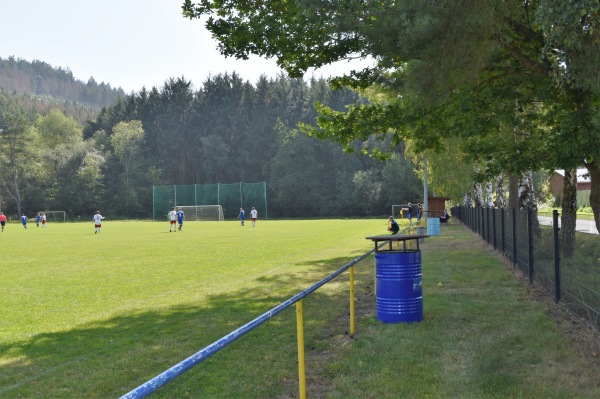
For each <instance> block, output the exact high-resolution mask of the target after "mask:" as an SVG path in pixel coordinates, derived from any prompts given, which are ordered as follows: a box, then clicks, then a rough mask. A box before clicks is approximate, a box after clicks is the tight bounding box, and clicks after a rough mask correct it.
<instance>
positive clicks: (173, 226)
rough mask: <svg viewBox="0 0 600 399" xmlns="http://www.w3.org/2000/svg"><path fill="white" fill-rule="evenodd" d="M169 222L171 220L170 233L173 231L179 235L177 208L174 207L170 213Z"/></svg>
mask: <svg viewBox="0 0 600 399" xmlns="http://www.w3.org/2000/svg"><path fill="white" fill-rule="evenodd" d="M169 220H170V224H169V233H170V232H171V231H175V233H177V212H176V211H175V207H173V208H172V209H171V212H169ZM171 229H173V230H171Z"/></svg>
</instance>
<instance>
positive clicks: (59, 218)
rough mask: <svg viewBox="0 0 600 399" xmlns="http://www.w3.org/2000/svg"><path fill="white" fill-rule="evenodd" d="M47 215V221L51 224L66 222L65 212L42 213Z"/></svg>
mask: <svg viewBox="0 0 600 399" xmlns="http://www.w3.org/2000/svg"><path fill="white" fill-rule="evenodd" d="M42 213H44V214H46V220H48V221H49V222H66V221H67V212H65V211H42Z"/></svg>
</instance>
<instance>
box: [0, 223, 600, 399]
mask: <svg viewBox="0 0 600 399" xmlns="http://www.w3.org/2000/svg"><path fill="white" fill-rule="evenodd" d="M385 225H386V220H385V219H383V220H310V221H303V220H298V221H265V220H259V221H258V223H257V227H256V228H252V227H251V225H250V222H247V223H246V226H245V227H240V226H239V223H238V222H234V221H226V222H189V223H186V224H185V225H184V231H182V232H177V233H169V231H168V223H167V222H111V221H110V220H106V221H105V222H104V223H103V230H102V233H101V234H100V235H94V229H93V226H92V223H91V221H90V222H89V223H72V224H71V223H67V224H58V223H51V224H49V227H48V228H47V229H41V228H36V227H35V224H31V223H30V226H29V229H28V230H24V229H23V228H22V227H21V226H20V225H19V224H9V225H8V226H7V228H6V230H5V232H4V233H0V248H1V250H2V266H1V268H2V269H1V270H2V273H1V276H2V279H1V281H2V282H1V285H0V397H1V398H18V397H22V398H114V397H119V396H121V395H123V394H125V393H127V392H128V391H130V390H131V389H133V388H135V387H136V386H138V385H140V384H142V383H143V382H145V381H146V380H148V379H150V378H152V377H154V376H156V375H157V374H159V373H161V372H162V371H164V370H166V369H167V368H169V367H170V366H172V365H174V364H176V363H178V362H179V361H181V360H183V359H185V358H187V357H188V356H190V355H192V354H194V353H195V352H197V351H199V350H200V349H202V348H204V347H206V346H207V345H209V344H211V343H213V342H214V341H216V340H218V339H219V338H221V337H222V336H224V335H226V334H228V333H229V332H231V331H233V330H235V329H236V328H238V327H240V326H241V325H243V324H245V323H247V322H248V321H250V320H252V319H254V318H255V317H257V316H259V315H261V314H262V313H264V312H266V311H267V310H269V309H271V308H272V307H274V306H276V305H278V304H279V303H281V302H282V301H284V300H286V299H288V298H289V297H291V296H293V295H294V294H296V293H298V292H300V291H301V290H303V289H305V288H308V287H309V286H311V285H313V284H314V283H316V282H318V281H319V280H320V279H322V278H324V277H326V276H327V275H329V274H330V273H331V272H333V271H335V270H337V269H339V268H340V267H341V266H343V265H344V264H345V263H347V262H348V261H349V260H352V259H354V258H356V257H358V256H360V255H362V254H363V253H365V252H366V251H368V250H370V249H371V248H372V243H371V242H370V241H367V240H365V237H366V236H369V235H374V234H383V233H385ZM422 250H423V284H424V288H423V290H424V306H425V320H424V321H423V322H421V323H412V324H392V325H386V324H382V323H380V322H378V321H377V320H376V318H375V300H374V298H373V284H374V275H373V260H372V259H371V258H369V259H368V260H365V261H364V262H361V264H359V265H358V266H357V268H356V272H357V291H356V297H357V308H358V310H359V315H360V317H359V318H358V320H357V334H356V337H355V339H350V338H349V337H348V335H347V331H348V277H347V273H345V274H344V275H342V276H340V277H339V278H338V279H336V280H334V281H332V282H331V283H329V284H327V285H326V286H324V287H322V288H321V289H319V290H318V291H317V292H315V293H314V294H313V295H310V296H309V297H308V298H306V299H305V300H304V314H305V340H306V351H307V382H308V390H309V395H308V396H309V397H311V398H315V397H319V398H397V397H407V398H408V397H410V398H415V397H431V398H446V397H456V398H458V397H460V398H482V397H490V398H504V397H522V398H539V397H549V398H550V397H555V398H563V397H564V398H574V397H580V398H585V397H598V396H599V395H600V382H599V380H598V378H597V370H598V365H599V364H598V360H597V358H595V357H593V356H591V355H590V356H586V354H585V353H581V352H580V351H579V350H578V349H577V348H576V347H575V346H573V345H572V344H571V343H570V342H569V341H568V340H567V339H566V338H565V336H564V334H563V333H562V331H561V330H560V329H559V328H558V327H557V326H556V324H555V323H554V322H553V321H552V319H551V318H550V317H549V316H548V314H547V312H546V309H545V307H544V305H543V304H540V303H538V302H535V301H532V300H530V298H529V294H528V287H527V286H526V285H523V283H522V282H521V281H519V280H518V279H516V278H515V277H514V276H513V275H512V274H511V272H510V271H509V270H507V269H506V267H505V266H503V265H502V264H501V262H500V261H499V260H498V258H496V257H495V256H494V255H492V254H490V253H488V252H487V251H485V249H484V248H483V245H482V244H481V242H480V241H479V240H478V239H477V238H475V236H473V235H472V234H471V233H470V232H468V231H467V230H466V229H465V228H464V227H462V226H459V225H451V226H443V228H442V236H441V237H435V238H430V239H427V242H426V244H425V245H424V246H423V247H422ZM296 362H297V357H296V318H295V310H294V308H291V309H289V310H286V311H284V312H282V313H281V314H280V315H278V316H277V317H275V318H274V319H272V320H270V321H269V322H267V323H266V324H264V325H262V326H260V327H259V328H258V329H256V330H254V331H252V332H250V333H249V334H247V335H246V336H244V337H243V338H242V339H240V340H238V341H236V342H234V343H233V344H232V345H230V346H229V347H227V348H225V349H224V350H222V351H220V352H219V353H217V354H216V355H214V356H213V357H211V358H209V359H208V360H207V361H205V362H203V363H202V364H200V365H199V366H197V367H195V368H194V369H192V370H190V371H188V372H187V373H185V374H184V375H182V376H181V377H179V378H177V379H176V380H175V381H173V382H171V383H169V384H168V385H167V386H165V387H163V388H161V389H160V390H159V391H157V392H156V393H155V394H153V395H152V397H157V398H185V397H189V398H196V397H209V398H289V397H297V395H298V384H297V364H296Z"/></svg>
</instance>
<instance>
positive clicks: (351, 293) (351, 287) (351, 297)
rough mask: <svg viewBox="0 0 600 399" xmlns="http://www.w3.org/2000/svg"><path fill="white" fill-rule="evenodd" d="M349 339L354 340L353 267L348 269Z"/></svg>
mask: <svg viewBox="0 0 600 399" xmlns="http://www.w3.org/2000/svg"><path fill="white" fill-rule="evenodd" d="M350 338H354V266H352V267H350Z"/></svg>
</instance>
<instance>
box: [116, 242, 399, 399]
mask: <svg viewBox="0 0 600 399" xmlns="http://www.w3.org/2000/svg"><path fill="white" fill-rule="evenodd" d="M384 245H387V242H383V243H382V244H381V245H379V247H378V248H380V247H382V246H384ZM374 252H375V249H372V250H370V251H368V252H367V253H365V254H363V255H361V256H359V257H358V258H355V259H353V260H352V261H350V262H348V263H346V264H345V265H344V266H342V267H341V268H340V269H338V270H337V271H335V272H334V273H332V274H330V275H329V276H327V277H325V278H324V279H322V280H321V281H319V282H318V283H316V284H314V285H313V286H311V287H309V288H307V289H305V290H304V291H302V292H300V293H298V294H296V295H294V296H293V297H291V298H290V299H288V300H287V301H285V302H282V303H280V304H279V305H277V306H275V307H274V308H272V309H270V310H269V311H267V312H265V313H263V314H262V315H260V316H258V317H257V318H255V319H254V320H252V321H250V322H248V323H246V324H244V325H243V326H241V327H239V328H238V329H236V330H234V331H232V332H231V333H229V334H227V335H225V336H224V337H222V338H220V339H219V340H217V341H215V342H213V343H212V344H210V345H208V346H207V347H205V348H204V349H202V350H200V351H199V352H196V353H195V354H193V355H192V356H190V357H188V358H187V359H185V360H183V361H181V362H179V363H177V364H176V365H174V366H172V367H171V368H169V369H168V370H166V371H164V372H162V373H161V374H159V375H157V376H156V377H154V378H152V379H150V380H148V381H146V382H145V383H144V384H142V385H140V386H138V387H137V388H135V389H133V390H131V391H130V392H128V393H127V394H125V395H123V396H121V399H138V398H144V397H146V396H148V395H149V394H151V393H153V392H155V391H156V390H157V389H159V388H161V387H163V386H164V385H166V384H167V383H168V382H170V381H172V380H174V379H175V378H177V377H178V376H180V375H181V374H183V373H185V372H186V371H188V370H189V369H191V368H192V367H194V366H196V365H198V364H200V363H201V362H202V361H204V360H206V359H208V358H209V357H210V356H212V355H214V354H215V353H217V352H218V351H220V350H221V349H224V348H225V347H226V346H228V345H229V344H231V343H233V342H234V341H236V340H238V339H240V338H241V337H243V336H244V335H246V334H247V333H248V332H250V331H252V330H253V329H255V328H257V327H259V326H260V325H262V324H264V323H265V322H266V321H268V320H269V319H271V318H273V317H275V316H276V315H278V314H279V313H281V312H282V311H284V310H286V309H288V308H290V307H291V306H292V305H294V304H295V305H296V325H297V326H296V327H297V341H298V381H299V391H300V392H299V397H300V398H301V399H304V398H306V377H305V367H304V327H303V326H304V322H303V311H302V299H303V298H305V297H307V296H308V295H310V294H311V293H313V292H314V291H316V290H317V289H319V288H320V287H322V286H323V285H325V284H327V283H328V282H330V281H331V280H333V279H334V278H336V277H338V276H339V275H340V274H342V273H343V272H345V271H346V270H348V269H350V273H349V274H350V276H349V278H350V337H354V330H355V324H354V323H355V321H354V319H355V317H354V265H356V264H357V263H358V262H360V261H361V260H363V259H365V258H367V257H369V256H370V255H372V254H373V253H374Z"/></svg>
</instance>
